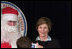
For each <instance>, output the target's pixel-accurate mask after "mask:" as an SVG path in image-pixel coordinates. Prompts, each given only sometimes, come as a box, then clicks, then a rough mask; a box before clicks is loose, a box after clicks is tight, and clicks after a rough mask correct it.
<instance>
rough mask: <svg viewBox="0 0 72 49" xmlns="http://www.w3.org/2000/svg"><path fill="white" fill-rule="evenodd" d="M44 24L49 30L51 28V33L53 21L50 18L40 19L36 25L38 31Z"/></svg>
mask: <svg viewBox="0 0 72 49" xmlns="http://www.w3.org/2000/svg"><path fill="white" fill-rule="evenodd" d="M42 24H47V25H48V28H49V31H51V28H52V22H51V20H50V19H49V18H47V17H41V18H40V19H38V21H37V23H36V29H38V26H39V25H42Z"/></svg>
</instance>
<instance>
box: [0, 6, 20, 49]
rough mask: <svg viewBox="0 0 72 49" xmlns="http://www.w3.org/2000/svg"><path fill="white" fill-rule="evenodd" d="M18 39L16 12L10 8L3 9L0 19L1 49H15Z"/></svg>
mask: <svg viewBox="0 0 72 49" xmlns="http://www.w3.org/2000/svg"><path fill="white" fill-rule="evenodd" d="M20 37H21V33H20V32H19V31H18V11H17V10H16V9H13V8H11V7H6V8H3V9H2V17H1V48H17V45H16V41H17V39H18V38H20Z"/></svg>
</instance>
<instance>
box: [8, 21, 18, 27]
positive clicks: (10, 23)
mask: <svg viewBox="0 0 72 49" xmlns="http://www.w3.org/2000/svg"><path fill="white" fill-rule="evenodd" d="M16 24H17V21H11V20H10V21H8V25H10V26H15V25H16Z"/></svg>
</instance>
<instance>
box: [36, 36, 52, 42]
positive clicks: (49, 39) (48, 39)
mask: <svg viewBox="0 0 72 49" xmlns="http://www.w3.org/2000/svg"><path fill="white" fill-rule="evenodd" d="M37 40H40V38H39V36H38V37H37V38H36V41H37ZM45 41H52V39H51V37H50V36H48V38H47V39H46V40H45Z"/></svg>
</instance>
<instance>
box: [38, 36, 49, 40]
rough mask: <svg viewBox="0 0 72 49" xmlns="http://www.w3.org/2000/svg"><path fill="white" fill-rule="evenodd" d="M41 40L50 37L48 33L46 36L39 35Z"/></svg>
mask: <svg viewBox="0 0 72 49" xmlns="http://www.w3.org/2000/svg"><path fill="white" fill-rule="evenodd" d="M39 38H40V40H41V41H46V40H47V39H48V35H46V36H39Z"/></svg>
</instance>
